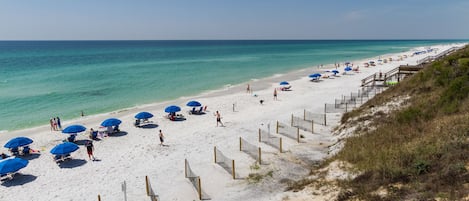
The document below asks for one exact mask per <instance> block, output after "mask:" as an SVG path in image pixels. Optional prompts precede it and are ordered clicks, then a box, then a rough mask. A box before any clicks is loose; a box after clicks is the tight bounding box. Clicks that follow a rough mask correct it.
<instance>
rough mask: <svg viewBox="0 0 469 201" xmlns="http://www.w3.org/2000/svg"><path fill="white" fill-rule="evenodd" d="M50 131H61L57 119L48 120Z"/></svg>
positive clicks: (58, 119) (60, 125)
mask: <svg viewBox="0 0 469 201" xmlns="http://www.w3.org/2000/svg"><path fill="white" fill-rule="evenodd" d="M49 123H50V130H51V131H59V130H62V124H61V123H60V118H59V117H53V118H50V121H49Z"/></svg>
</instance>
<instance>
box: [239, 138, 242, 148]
mask: <svg viewBox="0 0 469 201" xmlns="http://www.w3.org/2000/svg"><path fill="white" fill-rule="evenodd" d="M241 144H242V142H241V137H239V151H242V149H241Z"/></svg>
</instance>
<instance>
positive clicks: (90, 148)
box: [85, 140, 95, 160]
mask: <svg viewBox="0 0 469 201" xmlns="http://www.w3.org/2000/svg"><path fill="white" fill-rule="evenodd" d="M85 146H86V151H87V152H88V158H89V159H90V160H91V157H93V160H95V158H94V155H93V150H94V146H93V141H91V140H88V141H87V142H86V145H85Z"/></svg>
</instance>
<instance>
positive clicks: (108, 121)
mask: <svg viewBox="0 0 469 201" xmlns="http://www.w3.org/2000/svg"><path fill="white" fill-rule="evenodd" d="M121 123H122V121H121V120H119V119H116V118H109V119H106V120H104V121H103V122H101V126H104V127H109V126H118V125H119V124H121Z"/></svg>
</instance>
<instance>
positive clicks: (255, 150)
mask: <svg viewBox="0 0 469 201" xmlns="http://www.w3.org/2000/svg"><path fill="white" fill-rule="evenodd" d="M239 151H242V152H244V153H246V154H248V155H249V156H251V157H252V158H254V159H255V160H256V161H257V162H259V164H262V163H261V161H262V158H261V157H262V151H261V148H260V147H256V146H254V145H253V144H251V143H249V142H248V141H246V140H245V139H243V138H241V137H239Z"/></svg>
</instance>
